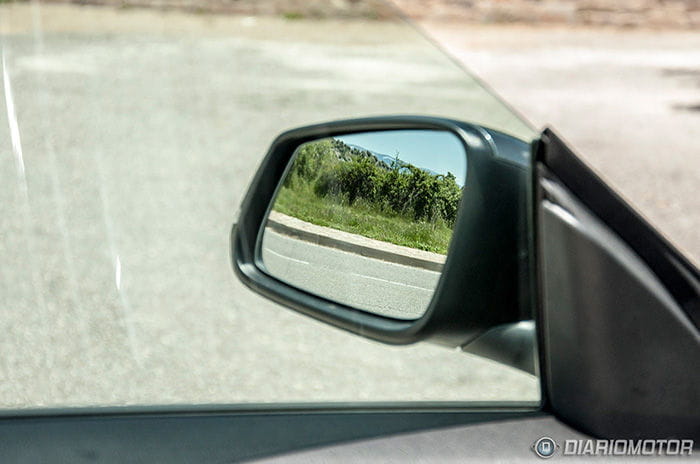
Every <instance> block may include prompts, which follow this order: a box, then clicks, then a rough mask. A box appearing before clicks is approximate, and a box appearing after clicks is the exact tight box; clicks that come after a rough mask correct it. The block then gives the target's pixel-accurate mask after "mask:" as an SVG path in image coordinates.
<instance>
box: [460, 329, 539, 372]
mask: <svg viewBox="0 0 700 464" xmlns="http://www.w3.org/2000/svg"><path fill="white" fill-rule="evenodd" d="M461 348H462V351H464V352H466V353H471V354H475V355H477V356H481V357H484V358H488V359H491V360H494V361H497V362H499V363H502V364H505V365H507V366H511V367H514V368H516V369H520V370H521V371H525V372H527V373H528V374H532V375H537V365H536V359H537V353H536V351H537V350H536V331H535V322H534V321H532V320H529V321H520V322H514V323H510V324H502V325H499V326H496V327H494V328H492V329H489V330H487V331H486V332H484V333H483V334H482V335H480V336H479V337H477V338H476V339H474V340H472V341H471V342H469V343H467V344H466V345H463V346H462V347H461Z"/></svg>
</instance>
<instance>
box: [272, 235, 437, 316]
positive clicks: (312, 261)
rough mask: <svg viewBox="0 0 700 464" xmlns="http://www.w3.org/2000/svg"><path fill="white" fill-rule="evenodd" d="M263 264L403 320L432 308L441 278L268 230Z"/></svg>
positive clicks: (297, 282)
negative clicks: (431, 301)
mask: <svg viewBox="0 0 700 464" xmlns="http://www.w3.org/2000/svg"><path fill="white" fill-rule="evenodd" d="M262 254H263V261H264V263H265V266H266V267H267V269H268V271H269V272H270V274H272V275H273V276H275V277H277V278H279V279H281V280H284V281H285V282H287V283H290V284H292V285H294V286H296V287H299V288H302V289H304V290H308V291H310V292H312V293H315V294H317V295H321V296H324V297H327V298H330V299H333V300H336V301H340V302H342V303H345V304H347V305H349V306H353V307H356V308H359V309H364V310H367V311H371V312H373V313H378V314H382V315H384V316H389V317H395V318H399V319H417V318H418V317H420V316H421V315H422V314H423V313H424V312H425V310H426V309H427V307H428V304H429V303H430V299H431V298H432V296H433V292H434V289H435V286H436V285H437V282H438V279H439V277H440V273H438V272H433V271H428V270H426V269H421V268H415V267H409V266H402V265H400V264H394V263H389V262H386V261H380V260H377V259H372V258H367V257H365V256H361V255H357V254H353V253H347V252H345V251H340V250H337V249H334V248H328V247H324V246H319V245H315V244H313V243H310V242H306V241H302V240H298V239H294V238H291V237H288V236H285V235H281V234H279V233H277V232H275V231H273V230H272V229H270V228H267V229H265V236H264V240H263V248H262Z"/></svg>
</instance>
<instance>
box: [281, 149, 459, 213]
mask: <svg viewBox="0 0 700 464" xmlns="http://www.w3.org/2000/svg"><path fill="white" fill-rule="evenodd" d="M285 185H286V186H287V187H290V188H310V189H311V190H312V191H313V192H314V193H315V194H316V195H318V196H319V197H327V196H333V197H336V198H337V199H338V200H339V201H342V202H346V203H347V204H349V205H352V204H354V203H355V202H356V201H357V200H358V199H363V200H364V201H365V202H366V203H367V204H369V205H372V206H373V207H374V208H376V209H377V210H378V211H381V212H385V213H393V214H399V215H402V216H407V217H410V218H412V219H414V220H428V221H432V222H435V221H444V222H445V223H447V224H448V225H450V226H452V225H453V224H454V221H455V218H456V216H457V208H458V206H459V200H460V198H461V193H462V190H461V189H460V187H459V186H458V185H457V182H456V178H455V176H454V175H453V174H452V173H449V172H448V173H447V175H440V174H437V175H436V174H433V173H431V172H428V171H426V170H424V169H421V168H418V167H416V166H414V165H412V164H410V163H407V162H405V161H402V160H401V159H400V156H399V153H398V152H397V153H396V156H395V157H394V160H393V161H392V163H391V165H388V164H386V163H384V162H383V161H382V160H380V159H378V158H377V157H376V156H374V155H373V154H372V153H371V152H370V151H367V150H361V149H358V148H356V147H351V146H348V145H347V144H345V143H344V142H342V141H340V140H336V139H324V140H319V141H315V142H310V143H307V144H305V145H303V146H302V147H301V148H300V149H299V151H298V152H297V155H296V157H295V160H294V165H293V166H292V170H291V171H290V173H289V175H288V176H287V178H286V180H285Z"/></svg>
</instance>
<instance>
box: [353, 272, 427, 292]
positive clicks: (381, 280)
mask: <svg viewBox="0 0 700 464" xmlns="http://www.w3.org/2000/svg"><path fill="white" fill-rule="evenodd" d="M350 274H351V275H354V276H357V277H364V278H365V279H372V280H378V281H380V282H386V283H388V284H394V285H400V286H402V287H408V288H415V289H417V290H423V291H424V292H434V291H435V288H425V287H416V286H415V285H409V284H404V283H401V282H395V281H393V280H386V279H380V278H379V277H370V276H366V275H362V274H357V273H355V272H351V273H350Z"/></svg>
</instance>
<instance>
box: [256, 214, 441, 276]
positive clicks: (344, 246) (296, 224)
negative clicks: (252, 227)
mask: <svg viewBox="0 0 700 464" xmlns="http://www.w3.org/2000/svg"><path fill="white" fill-rule="evenodd" d="M267 224H268V226H269V227H270V228H272V229H273V230H274V231H275V232H277V233H280V234H284V235H287V236H290V237H294V238H296V239H299V240H304V241H306V242H311V243H315V244H317V245H321V246H325V247H330V248H336V249H338V250H342V251H346V252H348V253H353V254H357V255H361V256H366V257H368V258H374V259H379V260H382V261H388V262H391V263H395V264H402V265H404V266H410V267H419V268H422V269H427V270H429V271H434V272H442V267H443V265H444V264H445V259H446V258H447V257H446V256H445V255H441V254H438V253H431V252H429V251H423V250H418V249H415V248H409V247H405V246H400V245H394V244H393V243H387V242H382V241H380V240H374V239H371V238H367V237H363V236H361V235H357V234H351V233H349V232H343V231H340V230H336V229H331V228H330V227H323V226H317V225H315V224H311V223H309V222H305V221H302V220H301V219H297V218H294V217H291V216H287V215H286V214H282V213H278V212H276V211H272V212H270V216H269V217H268V223H267Z"/></svg>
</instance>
